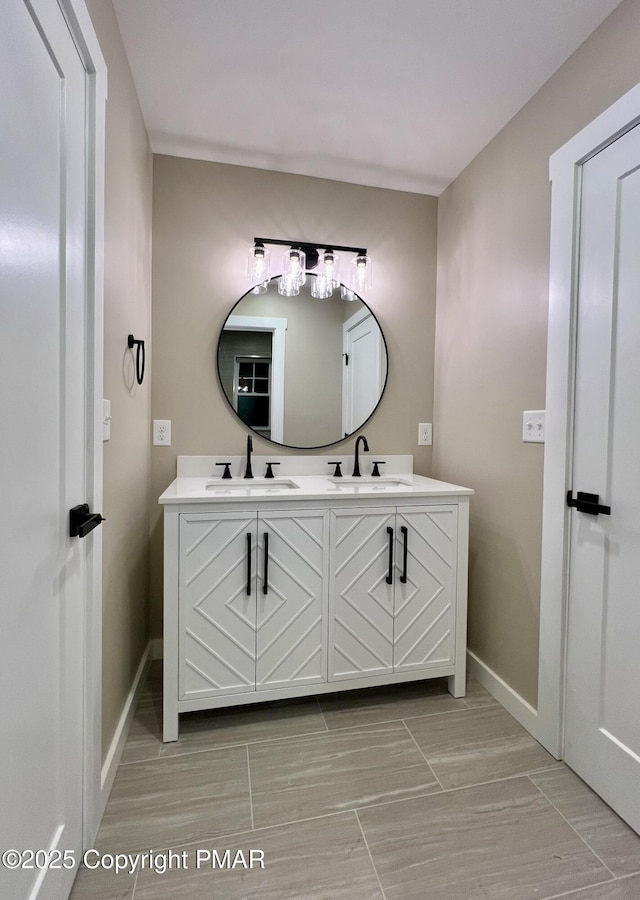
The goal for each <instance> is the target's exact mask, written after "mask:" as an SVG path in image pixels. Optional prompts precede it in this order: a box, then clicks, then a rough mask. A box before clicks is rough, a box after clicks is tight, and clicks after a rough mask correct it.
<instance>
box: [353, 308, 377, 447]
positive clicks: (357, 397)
mask: <svg viewBox="0 0 640 900" xmlns="http://www.w3.org/2000/svg"><path fill="white" fill-rule="evenodd" d="M342 349H343V353H344V354H345V357H344V359H345V362H346V365H345V366H344V369H343V379H342V380H343V385H342V430H343V432H344V434H345V435H348V434H352V433H353V432H354V431H356V430H357V429H358V428H360V426H361V425H363V424H364V423H365V422H366V421H367V419H368V418H369V416H370V415H371V413H372V412H373V411H374V409H375V408H376V406H377V405H378V401H379V400H380V394H381V392H382V388H383V380H384V373H385V367H384V353H385V350H384V343H383V339H382V334H381V332H380V329H379V327H378V323H377V322H376V320H375V319H374V318H373V316H372V315H371V311H370V310H368V309H366V308H364V309H362V310H361V311H360V313H356V315H355V316H351V318H350V319H348V320H347V321H346V322H345V323H344V325H343V326H342Z"/></svg>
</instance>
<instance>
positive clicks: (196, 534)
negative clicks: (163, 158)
mask: <svg viewBox="0 0 640 900" xmlns="http://www.w3.org/2000/svg"><path fill="white" fill-rule="evenodd" d="M247 535H251V551H250V557H251V578H250V580H249V556H248V553H249V550H248V538H247ZM256 536H257V516H256V513H255V512H253V513H238V514H236V513H221V514H219V515H216V517H215V519H213V518H212V517H211V516H210V515H209V516H207V515H205V514H202V515H199V514H193V515H183V516H181V517H180V596H181V603H180V626H179V631H180V653H179V695H180V699H181V700H193V699H198V698H201V697H206V696H217V695H219V694H223V693H224V694H232V693H238V692H240V691H252V690H254V689H255V652H256V565H255V562H256V550H255V548H256ZM247 586H249V588H250V594H247Z"/></svg>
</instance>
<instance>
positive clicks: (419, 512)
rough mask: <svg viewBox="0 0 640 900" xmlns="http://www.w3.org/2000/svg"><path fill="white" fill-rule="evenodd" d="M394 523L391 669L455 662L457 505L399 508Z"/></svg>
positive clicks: (419, 667) (398, 669)
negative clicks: (394, 565)
mask: <svg viewBox="0 0 640 900" xmlns="http://www.w3.org/2000/svg"><path fill="white" fill-rule="evenodd" d="M396 526H397V527H396V535H397V547H396V575H395V585H396V595H395V616H394V650H393V667H394V671H396V672H397V671H400V670H408V669H423V668H425V667H426V666H433V665H446V664H447V663H453V662H455V653H454V650H455V648H454V634H455V597H456V565H457V556H456V551H457V543H456V537H457V528H458V507H457V506H433V507H430V508H429V509H420V508H419V507H417V508H415V509H404V510H398V516H397V520H396ZM405 542H406V551H407V552H406V559H407V562H406V581H403V580H402V579H403V577H405V576H404V552H405Z"/></svg>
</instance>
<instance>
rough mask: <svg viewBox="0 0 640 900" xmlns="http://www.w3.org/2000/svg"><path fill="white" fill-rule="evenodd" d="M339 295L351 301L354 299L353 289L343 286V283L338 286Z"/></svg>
mask: <svg viewBox="0 0 640 900" xmlns="http://www.w3.org/2000/svg"><path fill="white" fill-rule="evenodd" d="M340 296H341V297H342V299H343V300H349V301H353V300H355V299H356V295H355V293H354V292H353V291H351V290H349V288H348V287H345V285H344V284H343V285H342V286H341V288H340Z"/></svg>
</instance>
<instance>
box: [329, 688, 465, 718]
mask: <svg viewBox="0 0 640 900" xmlns="http://www.w3.org/2000/svg"><path fill="white" fill-rule="evenodd" d="M319 700H320V707H321V709H322V712H323V713H324V717H325V719H326V721H327V726H328V727H329V728H330V729H336V728H353V727H355V726H358V725H376V724H378V723H380V722H391V721H394V720H398V719H404V718H406V717H408V716H429V715H435V714H437V713H442V712H451V711H452V710H456V709H466V704H465V702H464V700H462V699H458V700H456V699H455V697H452V696H451V694H450V693H449V691H448V690H447V681H446V679H444V678H435V679H429V680H427V681H412V682H409V683H408V684H395V685H387V686H385V687H380V688H367V689H365V690H359V691H344V692H340V693H338V694H324V695H323V696H321V697H320V698H319Z"/></svg>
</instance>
